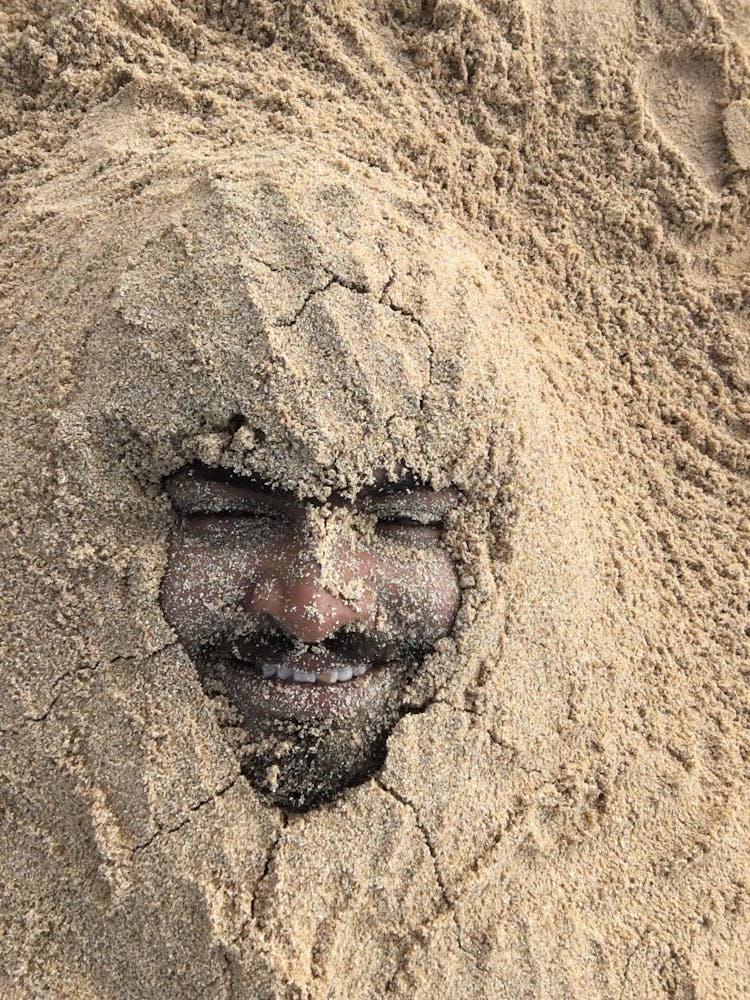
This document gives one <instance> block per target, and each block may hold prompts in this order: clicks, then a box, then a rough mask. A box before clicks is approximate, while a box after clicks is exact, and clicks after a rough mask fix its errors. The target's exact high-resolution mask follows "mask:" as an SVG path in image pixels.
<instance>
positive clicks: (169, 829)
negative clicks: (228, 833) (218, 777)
mask: <svg viewBox="0 0 750 1000" xmlns="http://www.w3.org/2000/svg"><path fill="white" fill-rule="evenodd" d="M241 777H242V775H241V774H239V773H238V774H236V775H235V776H234V777H233V778H232V780H231V781H230V782H228V783H227V784H226V785H224V787H223V788H220V789H219V790H218V791H216V792H213V793H212V794H211V795H209V796H208V797H207V798H205V799H201V800H200V802H196V803H195V805H192V806H188V809H187V814H186V815H185V816H183V818H182V819H181V820H180V822H179V823H175V824H174V826H159V827H158V828H157V829H156V830H155V831H154V833H152V834H151V836H150V837H149V838H148V839H147V840H144V841H142V842H141V843H140V844H135V846H134V847H133V849H132V850H131V852H130V853H131V855H135V854H139V853H140V852H141V851H145V850H146V848H147V847H150V846H151V845H152V844H153V843H154V841H155V840H157V839H158V838H160V837H162V836H165V835H166V834H171V833H176V832H177V831H178V830H181V829H182V828H183V827H184V826H186V825H187V824H188V823H190V822H191V821H192V820H193V818H194V815H195V814H196V813H197V812H199V811H200V810H201V809H203V808H204V807H205V806H207V805H210V804H211V803H212V802H216V800H217V799H220V798H221V797H222V795H226V793H227V792H229V791H231V790H232V788H234V786H235V785H236V784H237V782H238V781H239V779H240V778H241Z"/></svg>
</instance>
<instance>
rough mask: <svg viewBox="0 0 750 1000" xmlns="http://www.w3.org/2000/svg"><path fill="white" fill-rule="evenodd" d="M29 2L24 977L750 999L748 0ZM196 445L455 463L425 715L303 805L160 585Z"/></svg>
mask: <svg viewBox="0 0 750 1000" xmlns="http://www.w3.org/2000/svg"><path fill="white" fill-rule="evenodd" d="M0 39H1V44H0V94H1V97H0V120H1V127H0V132H1V134H2V139H1V140H0V169H1V170H2V171H3V176H4V180H3V185H2V188H1V189H0V198H1V199H2V205H3V221H2V227H1V228H0V268H1V269H2V296H1V298H0V302H2V305H0V321H1V323H2V373H3V377H4V378H3V390H2V393H0V405H1V406H2V410H3V415H4V419H3V450H2V459H3V460H2V466H3V476H2V484H1V485H0V513H1V515H2V522H3V527H2V531H0V545H2V556H1V559H2V566H3V573H2V583H1V585H0V586H1V587H2V599H1V600H0V616H1V617H2V622H3V625H4V628H3V632H2V638H1V639H0V645H1V646H2V658H1V659H0V663H1V664H2V666H0V682H1V688H0V690H1V692H2V694H1V696H0V734H1V735H0V742H1V744H2V750H1V751H0V788H1V790H2V792H1V794H2V837H1V838H0V928H1V929H2V933H0V942H1V943H0V952H1V953H2V961H0V995H1V996H3V997H6V996H7V997H9V998H23V1000H27V998H28V1000H31V998H33V1000H37V998H47V997H49V998H55V1000H62V998H68V997H70V998H76V1000H88V998H91V1000H94V998H95V1000H104V998H106V1000H131V998H143V1000H147V998H148V1000H151V998H154V997H159V998H160V1000H169V998H175V1000H177V998H180V1000H185V998H193V997H195V998H198V997H201V998H203V997H205V998H216V1000H219V998H229V997H233V998H243V1000H244V998H263V1000H282V998H283V1000H292V998H300V1000H301V998H304V1000H324V998H325V1000H370V998H381V997H383V998H386V997H387V998H404V1000H405V998H409V1000H412V998H419V1000H422V998H424V1000H427V998H435V997H448V996H450V997H457V998H469V997H484V998H492V1000H520V998H524V1000H530V998H545V1000H546V998H555V1000H557V998H559V1000H562V998H566V1000H567V998H575V1000H599V998H601V1000H610V998H611V1000H616V998H623V1000H624V998H628V997H634V998H635V997H637V998H638V1000H652V998H654V1000H656V998H665V1000H666V998H676V1000H689V998H695V1000H697V998H706V1000H708V998H710V1000H719V998H721V1000H730V998H731V1000H735V998H736V1000H739V998H741V997H745V996H747V995H748V993H749V992H750V947H749V945H750V898H749V896H748V894H749V892H750V862H749V861H748V850H747V846H748V835H749V833H750V802H749V801H748V799H749V793H748V788H749V787H750V785H749V783H748V777H749V775H748V759H749V754H750V746H749V745H748V720H749V719H750V703H749V701H748V694H749V689H748V655H747V654H748V648H747V646H748V634H749V620H748V605H747V599H748V540H749V538H750V519H749V516H748V510H749V509H750V507H749V505H748V500H749V496H748V493H749V492H750V491H748V430H749V428H750V408H749V404H748V399H749V396H748V383H749V382H750V369H749V368H748V357H750V352H749V351H748V320H749V316H748V307H749V305H750V284H749V283H748V265H749V264H750V254H749V253H748V250H747V245H748V173H747V168H748V162H749V161H748V155H747V149H748V137H749V136H750V117H749V116H748V110H747V109H748V107H749V106H750V105H749V104H748V101H750V85H749V79H748V69H747V66H748V61H747V60H748V45H750V6H749V5H748V4H747V3H746V2H744V0H718V2H717V3H716V4H713V5H711V6H710V9H709V7H708V6H707V5H705V4H703V3H702V2H699V0H686V2H684V3H680V4H659V3H647V4H641V3H638V4H636V3H634V2H633V3H631V2H628V0H622V2H619V3H617V4H597V3H593V2H591V0H580V2H575V0H567V2H564V0H553V2H551V3H549V4H545V5H543V6H541V5H539V4H534V3H531V2H529V0H498V2H496V3H493V4H490V3H483V2H471V0H436V2H433V3H429V4H427V3H425V4H422V3H418V2H411V0H377V2H376V3H375V4H374V5H373V4H364V3H358V2H347V3H342V4H330V3H325V2H323V0H315V2H313V3H308V4H304V5H300V4H296V3H291V2H286V0H284V2H280V3H267V2H265V0H254V2H243V0H235V2H231V3H230V2H223V3H222V2H219V0H205V2H198V0H189V2H186V3H180V4H177V3H174V2H171V0H164V2H161V3H158V4H155V3H150V2H147V0H121V2H118V3H111V2H103V3H91V2H82V3H78V4H57V3H51V2H42V0H34V2H30V3H24V4H20V3H10V4H8V3H6V4H5V5H4V9H3V10H2V11H0ZM194 460H200V461H202V462H204V463H207V464H209V465H219V466H223V467H225V468H229V469H233V470H235V471H236V472H240V473H243V474H247V475H250V474H253V475H261V476H263V477H266V478H272V479H273V480H274V481H275V482H277V483H278V484H279V485H280V486H283V487H285V488H290V489H296V490H297V491H298V492H299V493H300V494H301V495H302V494H304V495H306V496H314V497H318V498H323V497H325V496H326V495H327V494H328V493H330V491H332V490H338V491H341V492H343V493H344V494H345V495H346V494H347V493H348V494H353V493H354V492H356V490H357V489H358V488H360V487H361V486H362V485H363V484H364V483H366V482H367V480H368V477H372V475H373V473H374V471H375V470H376V469H382V468H390V469H392V470H393V471H394V473H395V471H396V470H397V469H398V468H399V467H403V466H406V467H407V468H409V469H411V470H412V471H414V472H415V473H417V474H418V475H419V476H420V477H423V478H424V479H425V480H429V481H430V482H431V483H433V484H434V485H435V486H436V488H442V487H443V486H447V485H450V484H453V485H454V486H456V487H458V489H459V490H460V491H461V493H462V495H463V496H465V498H466V499H465V502H464V503H463V505H462V506H461V508H460V510H459V511H458V512H457V513H456V515H455V517H454V518H453V519H452V520H451V523H450V524H449V526H448V528H447V531H446V544H448V545H449V547H450V549H451V552H452V554H453V558H454V560H455V562H456V565H457V568H458V572H459V576H460V580H461V585H462V603H461V607H460V610H459V615H458V619H457V622H456V625H455V628H454V630H453V632H452V634H451V636H450V637H449V638H447V639H444V640H441V642H440V643H439V644H438V647H437V649H436V650H435V652H434V654H432V655H431V656H430V657H429V658H428V661H427V662H426V663H425V666H424V669H425V678H424V679H425V683H426V684H428V685H429V687H430V690H431V691H432V692H433V694H432V695H431V698H430V702H429V704H428V706H427V707H426V708H425V709H424V710H423V711H420V712H413V713H407V714H405V715H404V717H403V718H402V719H401V720H400V722H399V723H398V724H397V725H396V727H395V729H394V730H393V732H392V734H391V737H390V740H389V744H388V753H387V757H386V760H385V763H384V765H383V767H382V768H381V769H380V770H379V771H378V772H377V773H376V774H375V775H373V776H372V777H371V778H370V779H369V780H367V781H365V782H363V783H360V784H359V785H357V786H356V787H354V788H351V789H349V790H347V791H346V792H344V793H343V794H342V795H341V796H340V797H339V798H338V799H336V800H335V801H334V802H332V803H330V804H328V805H326V806H323V807H320V808H318V809H313V810H311V811H309V812H307V813H305V814H302V815H293V814H289V815H287V814H285V813H284V812H282V811H281V810H280V809H278V808H275V807H272V806H268V805H267V804H264V802H263V801H262V800H261V799H260V798H259V797H258V795H257V794H256V792H255V791H254V790H253V789H252V788H251V787H250V785H249V784H248V782H247V781H246V780H245V778H244V777H242V775H241V774H240V771H239V762H238V756H237V752H236V749H235V744H234V742H233V740H232V727H233V726H234V725H235V723H236V718H235V717H234V716H233V714H232V708H231V706H230V705H229V704H223V706H222V703H221V698H220V697H218V696H217V697H215V698H209V697H207V696H206V694H205V692H204V691H203V689H202V688H201V685H200V683H199V681H198V678H197V675H196V672H195V669H194V668H193V666H192V664H191V663H190V661H189V660H188V658H187V656H186V654H185V653H184V651H183V650H182V648H181V646H180V645H179V643H178V642H177V641H176V639H175V635H174V633H173V632H172V630H171V629H170V627H169V626H168V624H167V622H166V621H165V619H164V616H163V614H162V612H161V608H160V604H159V584H160V581H161V578H162V574H163V571H164V566H165V560H166V554H167V545H168V538H169V534H170V531H171V529H172V527H173V524H174V514H173V512H172V509H171V506H170V503H169V500H168V498H167V497H166V496H165V494H164V492H163V490H162V477H164V476H165V475H167V474H168V473H170V472H172V471H174V470H175V469H178V468H180V467H182V466H183V465H185V464H186V463H188V462H191V461H194ZM321 530H323V529H321ZM222 713H223V714H222ZM276 777H277V776H275V775H270V776H269V781H273V780H275V778H276Z"/></svg>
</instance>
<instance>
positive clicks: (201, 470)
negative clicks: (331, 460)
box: [165, 462, 432, 503]
mask: <svg viewBox="0 0 750 1000" xmlns="http://www.w3.org/2000/svg"><path fill="white" fill-rule="evenodd" d="M165 485H166V488H167V491H168V493H169V495H170V497H171V498H172V499H174V500H179V499H180V497H181V496H184V495H186V494H194V493H196V492H198V493H210V494H213V495H216V494H221V495H222V496H226V497H232V496H237V497H242V496H245V495H247V494H248V493H273V494H274V495H275V496H276V497H278V498H279V499H285V500H287V501H289V502H294V501H297V502H299V501H305V500H307V501H313V502H315V503H320V502H321V501H320V498H319V497H309V496H306V495H305V493H304V490H302V489H297V490H290V489H285V488H284V487H282V486H281V485H280V484H279V483H278V482H277V481H274V480H273V479H269V478H264V477H263V476H260V475H254V476H246V475H238V474H237V473H234V472H232V471H231V470H229V469H225V468H222V467H220V466H210V465H204V464H203V463H200V462H197V463H193V464H191V465H190V466H187V467H185V468H182V469H179V470H178V471H177V472H174V473H172V474H171V475H170V476H168V477H167V479H166V481H165ZM417 490H419V491H429V492H432V487H431V486H430V484H429V483H426V482H423V480H422V479H421V478H420V477H419V476H418V475H417V473H415V472H414V471H412V470H410V469H407V468H406V467H405V466H403V465H400V466H399V467H398V468H397V470H396V471H395V472H392V473H389V472H388V471H387V470H386V469H384V468H378V469H376V470H375V471H374V472H373V474H372V476H371V477H369V478H368V481H367V482H364V483H362V485H361V486H360V488H359V489H358V490H357V491H356V496H361V495H366V494H368V493H381V494H396V493H410V492H414V491H417ZM330 495H331V496H332V497H333V498H334V499H336V500H339V501H340V500H341V499H342V496H341V494H338V493H336V492H335V491H331V493H330Z"/></svg>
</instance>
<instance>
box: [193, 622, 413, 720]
mask: <svg viewBox="0 0 750 1000" xmlns="http://www.w3.org/2000/svg"><path fill="white" fill-rule="evenodd" d="M404 653H405V651H404V650H396V649H395V648H386V647H385V646H382V645H379V644H376V643H374V642H372V641H369V640H367V639H365V638H364V637H361V636H344V637H342V638H339V639H337V640H334V641H331V640H326V641H325V642H323V643H320V644H315V645H308V644H300V643H294V642H292V641H289V640H287V639H285V638H283V637H279V636H262V635H257V634H256V635H250V636H243V637H239V638H238V639H236V640H235V642H234V643H233V644H232V646H231V651H230V650H225V651H224V653H223V655H222V654H220V655H219V656H212V657H211V662H212V666H209V665H208V664H207V665H206V666H207V667H208V669H207V670H204V671H202V672H203V673H204V674H209V675H213V676H215V677H217V679H218V680H220V681H221V682H222V684H223V686H224V688H225V689H226V693H227V695H228V696H229V698H230V700H231V701H232V702H233V703H234V704H235V706H236V708H237V709H238V710H239V712H240V714H241V715H242V717H243V719H244V725H245V727H248V726H249V727H250V728H253V727H254V725H255V724H256V723H257V722H260V721H262V720H264V719H267V720H270V719H285V720H288V721H290V722H294V721H297V722H305V721H309V720H312V719H323V718H329V719H330V720H331V721H333V720H335V719H339V720H340V721H341V723H344V722H345V720H346V719H349V720H352V721H353V720H354V719H355V718H356V719H359V720H360V724H362V723H364V722H365V721H366V720H367V719H370V720H373V721H374V720H375V719H377V718H379V717H380V716H381V715H382V714H383V712H384V711H385V708H386V703H388V702H390V701H391V700H392V699H393V698H394V697H395V696H396V694H397V692H398V690H399V688H400V686H401V684H402V682H403V681H404V679H405V677H406V676H407V674H408V673H409V671H410V670H412V669H413V668H414V666H415V658H414V656H413V655H404Z"/></svg>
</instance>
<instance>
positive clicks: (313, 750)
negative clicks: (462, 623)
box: [161, 465, 460, 809]
mask: <svg viewBox="0 0 750 1000" xmlns="http://www.w3.org/2000/svg"><path fill="white" fill-rule="evenodd" d="M167 492H168V495H169V497H170V500H171V501H172V504H173V506H174V508H175V510H176V511H177V513H178V514H179V515H180V520H179V524H178V525H177V527H176V530H175V532H174V534H173V537H172V540H171V547H170V552H169V559H168V564H167V569H166V572H165V576H164V580H163V582H162V590H161V601H162V607H163V610H164V613H165V615H166V617H167V620H168V621H169V622H170V624H171V625H172V627H173V628H174V629H175V631H176V632H177V635H178V637H179V639H180V641H181V643H182V645H183V646H184V648H185V649H186V651H187V652H188V654H189V656H190V657H191V659H192V660H193V662H194V664H195V665H196V667H197V669H198V671H199V673H200V675H201V678H202V680H203V682H204V685H205V686H206V687H207V689H208V690H210V691H211V692H213V693H216V692H217V691H218V692H220V693H222V694H225V695H226V697H227V698H228V700H229V702H230V704H231V706H232V708H233V709H234V710H235V711H236V713H238V715H239V719H238V720H236V721H239V722H240V726H239V731H240V732H241V733H242V734H243V740H242V747H241V750H242V757H243V770H244V772H245V774H246V775H247V776H248V777H249V778H250V779H251V780H252V781H253V783H254V784H255V785H256V786H257V787H258V788H259V789H260V790H261V791H264V792H266V793H267V794H269V795H270V797H271V798H272V799H274V801H276V802H278V803H279V804H281V805H284V806H286V807H289V808H297V809H302V808H307V807H309V806H311V805H314V804H316V803H318V802H321V801H325V800H326V799H330V798H332V797H333V796H334V795H335V794H337V792H339V791H340V790H341V789H342V788H343V787H345V786H346V785H350V784H354V783H356V782H357V781H359V780H362V779H363V778H364V777H365V776H366V775H367V774H369V773H371V772H372V770H373V769H374V768H376V767H377V766H379V764H380V763H381V762H382V759H383V755H384V751H385V738H386V736H387V734H388V732H389V731H390V728H391V727H392V725H393V723H394V722H395V721H396V719H398V717H399V715H400V714H401V713H402V712H403V711H404V708H405V704H404V699H405V695H406V689H407V686H408V685H409V682H410V681H411V680H412V678H413V676H414V674H415V672H416V671H418V669H419V666H420V664H421V662H422V660H423V658H424V656H425V654H426V653H427V652H429V650H430V649H431V648H432V647H433V646H434V644H435V642H436V641H437V640H438V639H439V638H441V637H442V636H444V635H446V634H447V633H448V632H449V631H450V629H451V627H452V625H453V621H454V618H455V615H456V611H457V608H458V603H459V593H460V592H459V586H458V577H457V574H456V570H455V568H454V566H453V563H452V561H451V558H450V556H449V555H448V552H447V551H446V549H445V547H444V545H443V543H442V527H443V521H444V518H445V517H446V515H448V513H449V511H451V510H452V509H453V508H454V507H455V506H456V504H457V503H458V500H459V495H458V493H457V491H456V490H454V489H450V488H448V489H442V490H438V491H435V490H432V489H431V488H429V486H426V485H424V484H420V483H419V482H418V481H417V480H416V478H415V477H414V476H412V475H405V476H403V477H402V478H401V479H400V480H399V481H398V482H388V481H387V478H386V477H385V476H384V475H380V476H379V477H376V485H374V486H373V487H371V488H368V489H363V490H361V491H360V493H359V494H358V495H357V497H356V498H355V499H354V500H353V501H346V500H344V499H343V498H342V497H340V496H334V497H332V498H331V499H329V500H328V501H327V502H326V503H321V502H319V501H312V500H300V499H299V498H298V497H297V496H295V495H294V494H293V493H290V492H287V491H285V490H281V489H275V488H273V487H271V486H270V485H269V484H268V483H265V482H263V481H261V480H256V479H247V478H239V477H236V476H232V475H229V474H227V473H226V472H225V471H224V470H218V469H209V468H207V467H205V466H200V465H194V466H190V467H188V468H185V469H182V470H180V471H179V472H177V473H175V474H173V475H172V476H170V477H169V479H168V481H167ZM237 731H238V730H237V729H235V732H237Z"/></svg>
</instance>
